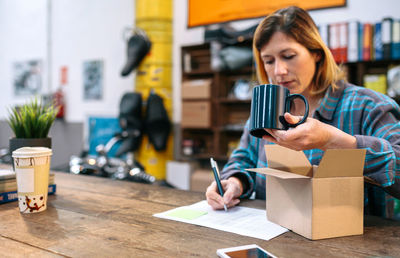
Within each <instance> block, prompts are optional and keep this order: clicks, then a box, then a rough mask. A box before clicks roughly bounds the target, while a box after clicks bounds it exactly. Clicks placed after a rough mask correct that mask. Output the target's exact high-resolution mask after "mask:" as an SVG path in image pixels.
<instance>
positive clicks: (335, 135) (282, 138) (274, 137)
mask: <svg viewBox="0 0 400 258" xmlns="http://www.w3.org/2000/svg"><path fill="white" fill-rule="evenodd" d="M300 119H301V117H298V116H293V115H291V114H290V113H285V120H286V121H287V122H288V123H290V124H296V123H297V122H298V121H300ZM265 130H266V131H267V132H268V133H269V134H270V135H271V136H264V137H263V139H265V140H267V141H270V142H273V143H276V144H279V145H281V146H284V147H287V148H290V149H293V150H309V149H321V150H326V149H342V148H356V147H357V142H356V138H355V137H354V136H351V135H349V134H347V133H345V132H343V131H341V130H339V129H338V128H336V127H334V126H331V125H328V124H325V123H322V122H320V121H318V120H316V119H314V118H311V117H308V118H307V121H306V122H305V123H303V124H300V125H298V126H297V127H294V128H290V129H289V130H272V129H265Z"/></svg>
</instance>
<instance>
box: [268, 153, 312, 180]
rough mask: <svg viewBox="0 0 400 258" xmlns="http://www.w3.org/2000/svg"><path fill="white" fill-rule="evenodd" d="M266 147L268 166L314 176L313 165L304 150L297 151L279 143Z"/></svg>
mask: <svg viewBox="0 0 400 258" xmlns="http://www.w3.org/2000/svg"><path fill="white" fill-rule="evenodd" d="M264 148H265V154H266V156H267V161H268V168H272V169H277V170H283V171H286V172H291V173H296V174H298V175H303V176H309V177H311V176H312V172H313V170H312V166H311V164H310V162H309V161H308V159H307V157H306V155H304V153H303V152H302V151H295V150H292V149H289V148H285V147H282V146H279V145H265V146H264Z"/></svg>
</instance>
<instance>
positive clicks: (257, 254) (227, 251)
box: [217, 245, 276, 258]
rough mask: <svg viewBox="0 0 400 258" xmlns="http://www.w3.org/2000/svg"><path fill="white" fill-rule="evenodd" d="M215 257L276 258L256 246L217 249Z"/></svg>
mask: <svg viewBox="0 0 400 258" xmlns="http://www.w3.org/2000/svg"><path fill="white" fill-rule="evenodd" d="M217 255H218V256H219V257H221V258H269V257H272V258H276V256H275V255H273V254H271V253H269V252H267V251H265V250H264V249H262V248H261V247H259V246H258V245H242V246H235V247H229V248H224V249H218V250H217Z"/></svg>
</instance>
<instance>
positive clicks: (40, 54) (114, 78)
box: [0, 0, 135, 122]
mask: <svg viewBox="0 0 400 258" xmlns="http://www.w3.org/2000/svg"><path fill="white" fill-rule="evenodd" d="M49 1H51V0H34V1H32V0H15V1H13V0H0V35H1V38H2V40H0V85H1V89H2V91H3V94H0V103H1V104H0V107H1V108H0V119H4V117H5V116H6V115H7V111H6V107H8V106H11V105H12V104H16V103H24V102H25V101H26V100H27V97H19V98H16V97H15V96H14V93H13V89H12V88H13V85H12V76H13V75H12V63H13V62H14V61H25V60H30V59H41V60H43V62H44V65H43V68H44V69H43V71H44V74H43V83H44V85H43V92H44V93H48V92H50V91H55V90H56V89H57V87H58V86H59V81H60V75H59V74H60V68H61V67H62V66H67V67H68V80H69V81H68V85H67V87H66V89H65V90H66V100H67V105H66V106H67V110H66V120H67V121H70V122H82V121H85V120H86V119H87V117H88V116H89V115H103V116H117V115H118V106H119V101H120V98H121V96H122V94H123V93H124V92H125V91H132V90H133V89H134V73H131V74H130V75H129V76H128V77H124V78H123V77H121V76H120V72H121V70H122V67H123V66H124V64H125V61H126V42H125V41H124V40H123V37H122V35H123V31H124V29H125V28H126V27H132V26H133V24H134V13H135V10H134V1H133V0H118V1H109V0H82V1H81V0H57V1H51V2H49ZM48 3H51V9H52V12H51V13H52V15H51V17H48V12H47V8H48ZM47 18H49V19H47ZM49 20H51V33H49V34H50V38H49V37H48V33H47V26H48V21H49ZM49 39H50V42H51V53H50V59H49V58H48V53H47V49H48V40H49ZM87 60H103V61H104V74H103V75H104V80H103V99H102V100H96V101H93V100H92V101H85V100H84V99H83V80H82V73H83V72H82V69H83V62H84V61H87ZM49 61H50V62H51V77H50V78H51V84H48V80H49V77H48V74H47V72H48V68H49V67H48V62H49Z"/></svg>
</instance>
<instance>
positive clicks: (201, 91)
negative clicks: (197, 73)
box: [182, 79, 212, 99]
mask: <svg viewBox="0 0 400 258" xmlns="http://www.w3.org/2000/svg"><path fill="white" fill-rule="evenodd" d="M211 84H212V80H211V79H198V80H190V81H183V82H182V99H208V98H210V97H211Z"/></svg>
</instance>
